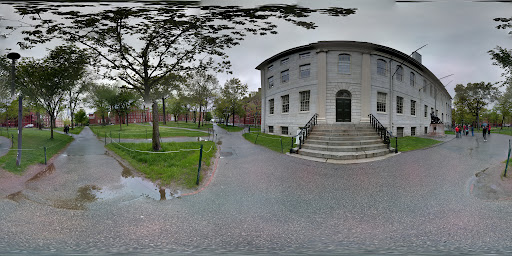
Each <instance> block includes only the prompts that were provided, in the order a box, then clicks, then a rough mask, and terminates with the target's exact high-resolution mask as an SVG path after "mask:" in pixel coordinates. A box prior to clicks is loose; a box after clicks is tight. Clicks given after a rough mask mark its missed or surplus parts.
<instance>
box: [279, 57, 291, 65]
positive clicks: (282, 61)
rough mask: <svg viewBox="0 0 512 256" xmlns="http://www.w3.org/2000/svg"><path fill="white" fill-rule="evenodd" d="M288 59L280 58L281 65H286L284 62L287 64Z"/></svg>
mask: <svg viewBox="0 0 512 256" xmlns="http://www.w3.org/2000/svg"><path fill="white" fill-rule="evenodd" d="M289 60H290V59H288V58H286V59H282V60H281V65H286V64H288V61H289Z"/></svg>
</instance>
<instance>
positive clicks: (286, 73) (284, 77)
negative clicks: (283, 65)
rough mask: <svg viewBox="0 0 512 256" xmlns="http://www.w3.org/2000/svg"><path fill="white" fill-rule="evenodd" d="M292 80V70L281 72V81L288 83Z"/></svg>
mask: <svg viewBox="0 0 512 256" xmlns="http://www.w3.org/2000/svg"><path fill="white" fill-rule="evenodd" d="M288 81H290V72H289V71H288V69H287V70H285V71H283V72H281V83H287V82H288Z"/></svg>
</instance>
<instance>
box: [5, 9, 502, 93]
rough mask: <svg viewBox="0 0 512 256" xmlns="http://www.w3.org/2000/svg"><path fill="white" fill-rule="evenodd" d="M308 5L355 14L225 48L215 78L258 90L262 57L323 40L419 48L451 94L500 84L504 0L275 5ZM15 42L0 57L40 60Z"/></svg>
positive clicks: (287, 27) (8, 40)
mask: <svg viewBox="0 0 512 256" xmlns="http://www.w3.org/2000/svg"><path fill="white" fill-rule="evenodd" d="M201 3H202V4H204V5H210V4H215V5H219V4H220V5H234V4H236V5H241V4H243V5H245V6H253V5H261V4H268V3H277V1H265V0H258V1H232V0H224V1H221V0H205V1H202V2H201ZM279 3H286V4H297V5H300V6H304V7H311V8H326V7H331V6H337V7H344V8H357V11H356V14H354V15H350V16H347V17H329V16H325V15H318V14H315V15H312V16H311V17H310V20H311V21H314V22H315V23H316V25H317V26H318V28H317V29H315V30H306V29H302V28H298V27H296V26H294V25H291V24H287V23H284V22H279V21H278V22H277V24H278V25H279V28H278V32H279V33H278V34H277V35H270V36H264V37H248V38H247V39H246V40H244V41H243V42H242V43H241V44H240V45H239V46H236V47H235V48H233V49H230V50H229V51H228V53H229V55H230V57H231V62H232V64H233V68H232V70H233V75H229V76H228V75H224V74H220V75H218V78H219V81H220V82H221V83H224V81H226V80H227V79H229V78H231V77H238V78H240V79H241V80H242V81H243V82H245V83H247V84H248V85H249V89H250V90H257V88H259V87H260V75H259V71H257V70H256V69H255V67H256V66H257V65H258V64H260V63H261V62H262V61H263V60H265V59H267V58H269V57H271V56H273V55H274V54H277V53H279V52H281V51H284V50H287V49H289V48H293V47H296V46H300V45H305V44H309V43H313V42H317V41H325V40H350V41H364V42H371V43H375V44H381V45H385V46H388V47H391V48H394V49H397V50H399V51H402V52H404V53H406V54H410V53H411V52H413V51H414V50H416V49H418V48H419V47H421V46H423V45H425V44H428V45H427V46H426V47H424V48H422V49H421V50H420V51H419V53H420V54H421V55H422V57H423V64H424V65H425V66H426V67H427V68H429V69H430V70H431V71H432V72H433V73H434V74H435V75H436V76H437V77H439V78H441V77H443V76H447V75H450V74H454V75H452V76H450V77H448V78H445V79H442V80H441V81H442V82H443V83H444V84H445V85H446V84H448V85H447V86H446V88H447V90H448V92H449V93H450V94H451V95H452V97H453V96H454V94H455V93H454V90H453V88H454V87H455V85H456V84H459V83H462V84H466V83H468V82H480V81H485V82H498V81H502V80H503V79H502V78H501V76H500V75H501V70H500V69H499V68H498V67H496V66H493V65H492V61H491V59H490V56H489V54H488V53H487V51H489V50H490V49H493V48H495V47H496V46H497V45H500V46H502V47H507V48H512V35H509V34H508V31H505V30H498V29H496V28H495V26H496V25H498V23H497V22H495V21H493V18H496V17H512V3H511V2H491V1H489V2H482V1H480V2H476V1H463V0H444V1H441V0H440V1H430V2H420V1H417V2H416V1H407V2H395V1H391V0H357V1H356V0H353V1H339V0H316V1H279ZM0 16H2V17H3V19H1V20H0V22H2V23H3V24H2V25H5V24H7V23H9V22H11V21H12V20H19V19H20V17H17V16H16V15H15V14H14V13H13V9H12V8H10V6H9V5H8V4H7V3H0ZM20 38H21V37H20V36H19V35H16V34H15V33H13V34H11V35H9V36H7V37H2V36H1V35H0V44H1V45H0V49H1V50H0V54H6V53H7V52H6V51H4V49H5V48H11V49H12V51H17V52H19V53H20V54H21V55H22V56H33V57H43V56H44V55H45V52H44V51H43V50H41V48H39V49H35V50H30V51H22V50H20V49H19V48H18V47H17V46H16V44H15V43H16V41H17V40H19V39H20Z"/></svg>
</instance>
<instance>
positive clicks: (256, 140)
mask: <svg viewBox="0 0 512 256" xmlns="http://www.w3.org/2000/svg"><path fill="white" fill-rule="evenodd" d="M258 136H260V134H259V133H258V134H256V140H255V141H254V144H256V143H257V142H258Z"/></svg>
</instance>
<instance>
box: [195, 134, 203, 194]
mask: <svg viewBox="0 0 512 256" xmlns="http://www.w3.org/2000/svg"><path fill="white" fill-rule="evenodd" d="M202 159H203V144H201V149H200V150H199V167H198V168H197V180H196V185H199V176H200V174H201V160H202Z"/></svg>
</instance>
